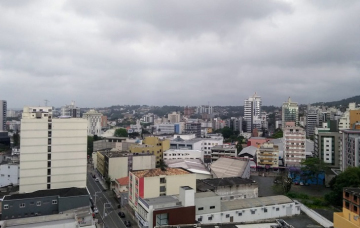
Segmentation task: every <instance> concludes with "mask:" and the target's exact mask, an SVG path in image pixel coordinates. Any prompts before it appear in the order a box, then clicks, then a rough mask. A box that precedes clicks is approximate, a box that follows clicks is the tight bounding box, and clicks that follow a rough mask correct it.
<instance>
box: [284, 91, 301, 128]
mask: <svg viewBox="0 0 360 228" xmlns="http://www.w3.org/2000/svg"><path fill="white" fill-rule="evenodd" d="M286 122H295V125H296V126H299V106H298V103H296V102H292V101H291V98H290V97H289V99H288V101H287V102H284V103H283V105H282V123H286Z"/></svg>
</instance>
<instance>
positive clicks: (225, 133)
mask: <svg viewBox="0 0 360 228" xmlns="http://www.w3.org/2000/svg"><path fill="white" fill-rule="evenodd" d="M221 134H222V135H223V137H224V139H228V138H230V136H232V135H233V134H234V132H233V130H231V129H230V128H229V127H224V128H223V129H222V130H221Z"/></svg>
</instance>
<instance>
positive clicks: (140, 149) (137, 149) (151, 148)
mask: <svg viewBox="0 0 360 228" xmlns="http://www.w3.org/2000/svg"><path fill="white" fill-rule="evenodd" d="M168 149H170V140H169V139H160V138H158V137H156V136H149V137H145V139H144V140H143V144H142V145H137V144H134V145H130V147H129V151H130V152H131V153H151V154H154V155H155V156H156V164H157V165H158V164H160V160H162V159H163V152H164V151H166V150H168Z"/></svg>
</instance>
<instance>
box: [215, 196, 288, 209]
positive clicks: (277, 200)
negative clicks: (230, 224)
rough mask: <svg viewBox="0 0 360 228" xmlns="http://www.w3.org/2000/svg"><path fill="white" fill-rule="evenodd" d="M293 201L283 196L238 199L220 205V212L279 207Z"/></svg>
mask: <svg viewBox="0 0 360 228" xmlns="http://www.w3.org/2000/svg"><path fill="white" fill-rule="evenodd" d="M292 202H293V201H292V200H291V199H290V198H289V197H287V196H283V195H278V196H268V197H259V198H253V199H238V200H233V201H225V202H222V203H221V210H222V211H231V210H237V209H246V208H254V207H261V206H271V205H279V204H285V203H292Z"/></svg>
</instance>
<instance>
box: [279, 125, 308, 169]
mask: <svg viewBox="0 0 360 228" xmlns="http://www.w3.org/2000/svg"><path fill="white" fill-rule="evenodd" d="M283 138H284V163H285V166H300V164H301V161H302V160H304V159H306V133H305V130H304V129H303V128H302V127H299V126H295V122H286V123H285V124H284V127H283Z"/></svg>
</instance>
